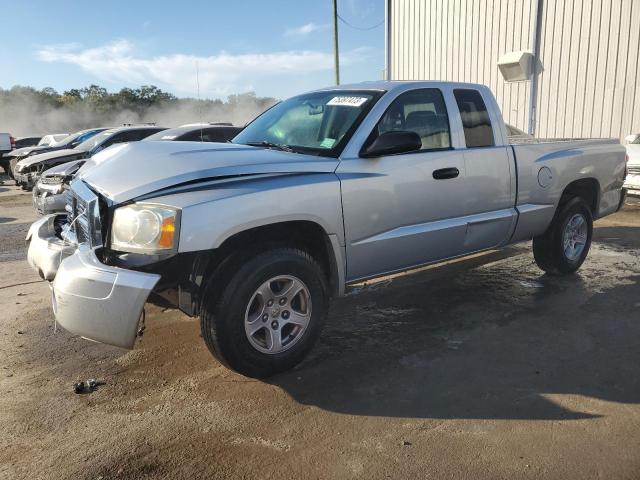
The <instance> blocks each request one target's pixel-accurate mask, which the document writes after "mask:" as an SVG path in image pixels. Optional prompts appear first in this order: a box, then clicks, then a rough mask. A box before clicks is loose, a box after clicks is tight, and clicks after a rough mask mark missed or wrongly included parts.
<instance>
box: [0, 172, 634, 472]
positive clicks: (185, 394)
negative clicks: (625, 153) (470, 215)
mask: <svg viewBox="0 0 640 480" xmlns="http://www.w3.org/2000/svg"><path fill="white" fill-rule="evenodd" d="M34 219H35V215H34V213H33V210H32V209H31V205H30V196H29V195H27V194H24V193H20V192H19V191H18V190H16V188H15V187H8V186H7V185H0V262H1V263H0V310H1V311H2V313H1V314H0V318H1V322H0V432H1V433H0V478H3V479H4V478H7V479H17V478H28V479H40V478H42V479H44V478H47V479H48V478H51V479H61V478H65V479H66V478H73V479H98V478H103V479H107V478H118V479H124V478H127V479H128V478H178V479H182V478H184V479H192V478H211V479H214V478H216V479H217V478H224V479H231V478H234V479H235V478H273V479H287V478H305V479H306V478H308V479H315V478H339V479H347V478H366V479H378V478H392V479H402V478H434V479H442V478H473V479H483V478H487V479H502V478H504V479H513V478H545V479H568V478H576V479H585V478H603V479H619V478H626V479H637V478H640V348H639V347H640V284H639V280H640V257H639V254H640V202H638V201H632V200H630V201H629V202H628V203H627V205H626V206H625V208H624V210H623V211H622V212H620V213H618V214H616V215H614V216H611V217H608V218H606V219H603V220H600V221H598V222H597V224H596V226H597V229H596V232H595V236H594V238H595V239H594V244H593V247H592V251H591V253H590V256H589V259H588V260H587V262H586V263H585V265H584V266H583V268H582V269H581V270H580V273H579V274H577V275H575V276H571V277H566V278H549V277H547V276H545V275H542V273H541V272H540V271H539V270H538V269H537V268H536V266H535V264H534V262H533V256H532V254H531V251H530V246H529V245H521V246H517V247H514V248H511V249H509V250H507V251H505V252H500V253H490V254H487V255H483V256H480V257H477V258H475V259H473V260H471V261H467V262H454V263H452V264H450V265H447V266H445V267H440V268H434V269H428V270H426V271H423V272H421V273H418V274H416V275H413V276H407V277H400V278H395V279H394V280H393V281H391V282H383V283H378V284H376V285H371V286H368V287H364V288H362V289H360V290H359V291H356V292H354V293H353V294H351V295H349V296H348V297H346V298H344V299H342V300H339V301H337V302H336V303H335V305H334V307H333V308H332V311H331V313H330V318H329V320H328V324H327V327H326V329H325V331H324V333H323V336H322V338H321V340H320V342H319V344H318V346H317V347H316V349H315V350H314V351H313V353H312V355H311V356H310V358H309V359H308V360H306V361H305V362H304V363H303V364H302V365H300V366H299V367H298V368H296V369H295V370H294V371H292V372H290V373H287V374H284V375H281V376H278V377H276V378H273V379H271V380H270V381H269V382H264V381H257V380H251V379H247V378H244V377H242V376H240V375H237V374H234V373H232V372H230V371H228V370H226V369H225V368H223V367H221V366H220V365H219V364H218V363H217V362H216V361H215V360H214V359H213V358H212V357H211V356H210V355H209V353H208V351H207V349H206V348H205V346H204V343H203V341H202V339H201V338H200V336H199V327H198V322H197V320H195V319H189V318H188V317H186V316H185V315H183V314H181V313H180V312H178V311H176V310H173V309H164V308H162V307H159V306H152V305H151V306H148V309H147V322H146V323H147V330H146V333H145V335H144V337H143V338H142V340H141V342H140V343H139V345H138V346H137V348H136V349H135V350H132V351H125V350H121V349H118V348H112V347H108V346H104V345H100V344H95V343H91V342H88V341H86V340H83V339H81V338H77V337H74V336H72V335H70V334H68V333H66V332H64V331H62V330H61V329H58V330H57V332H56V329H55V327H54V323H53V316H52V313H51V308H50V305H49V296H50V294H49V289H48V287H47V285H46V283H45V282H42V281H39V279H38V277H37V275H36V274H35V273H33V272H32V271H31V270H30V269H29V267H28V265H27V263H26V260H25V245H24V236H25V234H26V231H27V228H28V226H29V224H30V222H31V221H33V220H34ZM91 377H95V378H97V379H98V380H100V381H102V382H104V384H103V385H101V386H100V387H99V388H98V389H97V390H96V391H95V392H93V393H90V394H86V395H76V394H74V393H73V391H72V383H73V382H74V381H76V380H77V379H87V378H91Z"/></svg>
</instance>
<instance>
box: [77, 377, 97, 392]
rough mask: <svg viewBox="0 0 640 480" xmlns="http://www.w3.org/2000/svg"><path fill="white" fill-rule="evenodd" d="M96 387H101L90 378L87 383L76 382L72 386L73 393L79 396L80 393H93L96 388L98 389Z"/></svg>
mask: <svg viewBox="0 0 640 480" xmlns="http://www.w3.org/2000/svg"><path fill="white" fill-rule="evenodd" d="M98 385H102V384H101V383H100V382H98V381H97V380H96V379H95V378H90V379H89V380H87V381H84V382H76V383H74V384H73V391H74V392H75V393H77V394H81V393H91V392H93V391H94V390H95V389H96V388H98Z"/></svg>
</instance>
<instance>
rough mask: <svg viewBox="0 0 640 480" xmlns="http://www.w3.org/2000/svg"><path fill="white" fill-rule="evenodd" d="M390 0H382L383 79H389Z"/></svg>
mask: <svg viewBox="0 0 640 480" xmlns="http://www.w3.org/2000/svg"><path fill="white" fill-rule="evenodd" d="M390 69H391V0H385V2H384V79H385V80H391V70H390Z"/></svg>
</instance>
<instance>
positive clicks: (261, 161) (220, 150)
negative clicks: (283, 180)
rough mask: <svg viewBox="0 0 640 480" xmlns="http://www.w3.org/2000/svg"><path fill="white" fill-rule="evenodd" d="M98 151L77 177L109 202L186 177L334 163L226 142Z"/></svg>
mask: <svg viewBox="0 0 640 480" xmlns="http://www.w3.org/2000/svg"><path fill="white" fill-rule="evenodd" d="M101 153H102V152H101ZM104 153H105V157H107V155H106V154H109V155H108V158H106V159H103V156H102V155H101V154H100V156H98V155H95V156H94V157H93V159H97V160H98V161H97V162H96V163H97V164H95V165H93V166H92V167H91V168H87V167H88V165H87V164H85V165H84V166H83V167H82V171H81V172H80V173H79V174H78V177H79V178H81V179H82V180H84V181H85V182H86V183H88V184H89V185H90V186H91V187H92V188H94V189H95V190H96V191H98V192H100V193H101V194H102V195H104V196H106V197H107V198H109V199H111V200H112V201H113V202H114V203H122V202H125V201H127V200H131V199H134V198H136V197H139V196H141V195H145V194H148V193H152V192H155V191H157V190H161V189H164V188H167V187H171V186H174V185H179V184H183V183H186V182H193V181H198V180H210V179H213V178H216V177H228V176H239V175H252V174H256V175H257V174H265V173H330V172H333V171H335V169H336V166H337V164H338V162H337V160H336V159H335V158H327V157H317V156H312V155H302V154H298V153H289V152H282V151H278V150H271V149H267V148H260V147H250V146H247V145H234V144H231V143H206V142H205V143H200V142H160V141H155V142H154V141H147V142H133V143H128V144H122V145H116V146H114V147H111V148H109V149H108V150H105V152H104ZM101 159H103V161H99V160H101Z"/></svg>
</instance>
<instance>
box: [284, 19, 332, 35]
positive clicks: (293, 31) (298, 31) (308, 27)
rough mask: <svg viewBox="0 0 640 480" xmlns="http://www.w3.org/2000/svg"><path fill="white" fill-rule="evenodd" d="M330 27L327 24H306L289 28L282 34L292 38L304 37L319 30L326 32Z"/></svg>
mask: <svg viewBox="0 0 640 480" xmlns="http://www.w3.org/2000/svg"><path fill="white" fill-rule="evenodd" d="M329 27H330V25H329V24H322V25H318V24H317V23H313V22H311V23H306V24H304V25H302V26H300V27H295V28H289V29H287V30H285V32H284V34H285V35H286V36H288V37H293V36H305V35H309V34H310V33H313V32H317V31H320V30H326V29H328V28H329Z"/></svg>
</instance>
